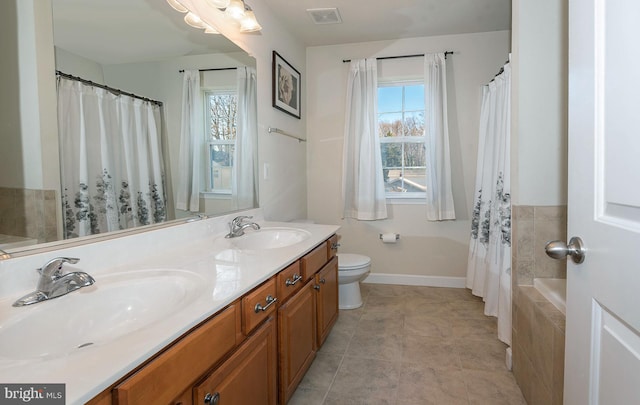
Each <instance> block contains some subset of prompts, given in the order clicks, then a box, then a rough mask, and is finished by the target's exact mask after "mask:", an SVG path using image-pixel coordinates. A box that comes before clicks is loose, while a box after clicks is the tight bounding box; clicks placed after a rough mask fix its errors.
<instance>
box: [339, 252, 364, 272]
mask: <svg viewBox="0 0 640 405" xmlns="http://www.w3.org/2000/svg"><path fill="white" fill-rule="evenodd" d="M370 264H371V258H369V257H368V256H364V255H358V254H355V253H338V271H345V270H346V271H348V270H354V269H360V268H363V267H366V266H368V265H370Z"/></svg>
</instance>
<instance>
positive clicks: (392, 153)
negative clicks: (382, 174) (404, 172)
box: [380, 143, 402, 168]
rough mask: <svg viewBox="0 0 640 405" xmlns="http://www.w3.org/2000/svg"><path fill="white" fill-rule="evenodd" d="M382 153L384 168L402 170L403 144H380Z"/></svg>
mask: <svg viewBox="0 0 640 405" xmlns="http://www.w3.org/2000/svg"><path fill="white" fill-rule="evenodd" d="M380 152H381V155H382V167H383V168H394V167H395V168H401V167H402V144H401V143H383V144H380Z"/></svg>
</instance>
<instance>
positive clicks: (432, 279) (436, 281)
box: [362, 273, 466, 288]
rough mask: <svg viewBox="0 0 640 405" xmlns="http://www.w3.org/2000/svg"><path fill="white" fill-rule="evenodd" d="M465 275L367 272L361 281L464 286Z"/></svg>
mask: <svg viewBox="0 0 640 405" xmlns="http://www.w3.org/2000/svg"><path fill="white" fill-rule="evenodd" d="M465 281H466V278H465V277H446V276H417V275H414V274H385V273H369V275H368V276H367V278H365V279H364V280H363V281H362V282H363V283H370V284H396V285H418V286H424V287H451V288H465Z"/></svg>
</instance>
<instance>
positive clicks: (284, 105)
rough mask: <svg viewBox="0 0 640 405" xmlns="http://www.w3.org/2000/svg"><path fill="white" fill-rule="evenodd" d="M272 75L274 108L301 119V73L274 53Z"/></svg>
mask: <svg viewBox="0 0 640 405" xmlns="http://www.w3.org/2000/svg"><path fill="white" fill-rule="evenodd" d="M272 73H273V78H272V84H273V87H272V101H273V107H274V108H277V109H278V110H280V111H283V112H285V113H287V114H289V115H292V116H294V117H296V118H298V119H300V112H301V111H302V109H301V106H300V101H301V82H300V79H301V77H300V72H298V70H297V69H296V68H294V67H293V66H291V64H290V63H289V62H287V61H286V60H285V59H284V58H283V57H282V56H280V55H279V54H278V52H276V51H273V65H272Z"/></svg>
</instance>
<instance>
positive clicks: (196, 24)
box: [184, 12, 207, 29]
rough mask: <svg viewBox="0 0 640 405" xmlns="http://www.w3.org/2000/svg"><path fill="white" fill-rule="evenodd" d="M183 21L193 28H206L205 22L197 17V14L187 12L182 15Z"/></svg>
mask: <svg viewBox="0 0 640 405" xmlns="http://www.w3.org/2000/svg"><path fill="white" fill-rule="evenodd" d="M184 22H186V23H187V24H189V25H190V26H192V27H193V28H201V29H205V28H207V24H205V23H204V22H203V21H202V20H201V19H200V17H198V16H197V15H195V14H193V13H191V12H189V13H187V14H186V15H185V16H184Z"/></svg>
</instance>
